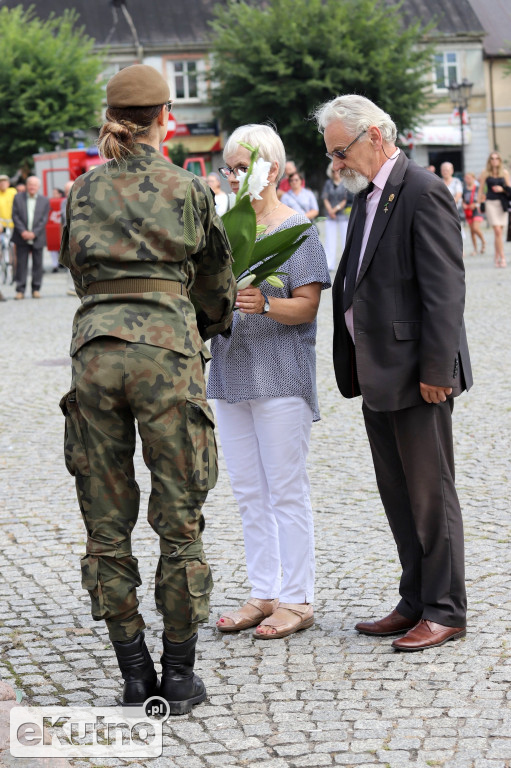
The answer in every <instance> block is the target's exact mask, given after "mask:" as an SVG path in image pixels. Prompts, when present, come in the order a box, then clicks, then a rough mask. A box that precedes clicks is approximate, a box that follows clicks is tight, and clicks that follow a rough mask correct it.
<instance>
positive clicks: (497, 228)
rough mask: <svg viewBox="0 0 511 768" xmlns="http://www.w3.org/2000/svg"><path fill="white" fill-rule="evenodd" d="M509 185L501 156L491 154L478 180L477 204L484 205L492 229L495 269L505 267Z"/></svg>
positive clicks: (510, 193)
mask: <svg viewBox="0 0 511 768" xmlns="http://www.w3.org/2000/svg"><path fill="white" fill-rule="evenodd" d="M510 185H511V181H510V180H509V171H507V170H506V168H504V165H503V163H502V158H501V156H500V155H499V153H498V152H492V153H491V155H490V156H489V157H488V161H487V163H486V168H485V169H484V171H483V172H482V174H481V178H480V179H479V192H478V197H477V202H478V203H479V204H481V203H484V204H485V212H486V219H487V221H488V224H489V225H490V227H493V234H494V235H495V266H496V267H505V266H506V258H505V256H504V232H507V226H508V217H509V213H508V207H509V197H510V196H511V188H510ZM481 210H482V209H481Z"/></svg>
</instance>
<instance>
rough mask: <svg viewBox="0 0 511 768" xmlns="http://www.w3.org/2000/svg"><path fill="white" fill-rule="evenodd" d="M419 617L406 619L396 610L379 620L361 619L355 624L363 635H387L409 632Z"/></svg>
mask: <svg viewBox="0 0 511 768" xmlns="http://www.w3.org/2000/svg"><path fill="white" fill-rule="evenodd" d="M417 621H418V619H406V618H405V617H404V616H401V614H400V613H398V612H397V611H396V609H395V608H394V610H393V611H392V613H389V615H388V616H385V618H384V619H380V620H379V621H359V622H358V624H355V629H356V630H357V632H360V633H361V634H362V635H376V636H377V637H385V636H386V635H400V634H401V633H402V632H407V631H408V630H409V629H411V628H412V627H414V626H415V625H416V624H417Z"/></svg>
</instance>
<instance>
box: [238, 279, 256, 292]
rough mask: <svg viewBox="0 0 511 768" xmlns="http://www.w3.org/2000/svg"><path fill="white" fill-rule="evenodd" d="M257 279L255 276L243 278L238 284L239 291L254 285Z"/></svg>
mask: <svg viewBox="0 0 511 768" xmlns="http://www.w3.org/2000/svg"><path fill="white" fill-rule="evenodd" d="M255 279H256V276H255V275H247V276H246V277H242V278H241V280H238V282H237V286H238V291H241V290H243V288H248V286H249V285H252V283H253V282H254V280H255Z"/></svg>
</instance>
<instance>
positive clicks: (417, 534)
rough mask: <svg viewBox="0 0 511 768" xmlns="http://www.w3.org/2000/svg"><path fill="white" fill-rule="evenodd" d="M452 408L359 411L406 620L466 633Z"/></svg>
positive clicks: (450, 405)
mask: <svg viewBox="0 0 511 768" xmlns="http://www.w3.org/2000/svg"><path fill="white" fill-rule="evenodd" d="M452 409H453V401H452V400H447V401H446V402H445V403H439V404H437V405H434V404H431V403H426V402H424V404H421V405H417V406H414V407H412V408H405V409H403V410H400V411H390V412H376V411H371V410H370V409H369V408H368V407H367V406H366V405H365V403H364V404H363V406H362V411H363V414H364V419H365V425H366V430H367V436H368V438H369V443H370V446H371V452H372V455H373V463H374V468H375V472H376V481H377V483H378V489H379V491H380V496H381V500H382V502H383V506H384V508H385V512H386V515H387V519H388V521H389V525H390V528H391V530H392V533H393V535H394V539H395V541H396V545H397V549H398V553H399V559H400V561H401V566H402V568H403V572H402V576H401V581H400V587H399V593H400V595H401V600H400V602H399V604H398V605H397V606H396V608H397V610H398V611H399V613H400V614H401V615H402V616H405V617H406V618H409V619H412V620H413V619H417V620H419V619H421V618H422V619H428V620H430V621H434V622H436V623H437V624H442V625H444V626H447V627H464V626H465V624H466V609H467V599H466V592H465V566H464V540H463V521H462V518H461V509H460V505H459V501H458V496H457V493H456V489H455V486H454V451H453V441H452V419H451V413H452Z"/></svg>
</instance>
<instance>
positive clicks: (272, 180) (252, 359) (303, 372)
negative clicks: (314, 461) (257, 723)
mask: <svg viewBox="0 0 511 768" xmlns="http://www.w3.org/2000/svg"><path fill="white" fill-rule="evenodd" d="M241 142H244V143H248V144H249V145H252V146H254V147H259V154H260V156H261V157H263V158H264V159H265V160H266V161H268V162H269V163H271V167H270V172H269V176H268V178H269V184H268V186H267V187H265V188H264V189H263V191H262V192H261V197H262V199H261V200H254V201H253V207H254V210H255V213H256V220H257V223H258V224H261V225H264V227H266V234H269V233H270V232H277V231H283V230H285V229H287V228H288V227H292V226H294V225H296V224H302V223H306V222H307V221H308V219H307V217H306V215H305V213H297V212H296V211H294V210H293V209H291V208H289V207H288V206H287V205H285V204H283V202H281V201H279V199H278V197H277V194H276V185H277V184H278V182H279V180H280V178H281V177H282V174H283V170H284V164H285V152H284V146H283V144H282V141H281V140H280V138H279V136H278V135H277V133H276V132H275V131H274V130H273V129H272V128H270V127H269V126H266V125H245V126H241V127H240V128H238V129H237V130H236V131H235V132H234V133H233V134H232V136H230V138H229V140H228V141H227V144H226V146H225V149H224V160H225V162H226V166H225V168H223V169H221V172H222V173H223V174H224V176H226V178H228V179H229V182H230V185H231V188H232V190H233V192H237V191H238V188H239V179H238V174H239V172H240V171H246V169H247V167H248V165H249V163H250V153H249V151H248V150H247V149H245V147H243V146H241V144H240V143H241ZM281 269H282V272H284V273H285V274H284V275H283V276H282V280H283V282H284V287H283V288H276V287H274V286H273V285H270V284H269V283H267V282H263V283H261V285H260V287H258V288H255V287H253V286H250V287H248V288H245V289H243V290H241V291H239V292H238V296H237V301H236V306H237V308H238V310H239V311H238V312H235V319H234V322H233V326H232V334H231V335H230V336H228V337H227V338H224V337H220V336H219V337H217V338H216V339H214V340H213V341H212V345H211V352H212V354H213V361H212V366H211V371H210V376H209V381H208V397H211V398H215V399H216V414H217V422H218V430H219V434H220V440H221V443H222V448H223V452H224V456H225V460H226V464H227V470H228V473H229V477H230V480H231V485H232V488H233V492H234V495H235V497H236V500H237V502H238V505H239V509H240V513H241V519H242V525H243V536H244V541H245V554H246V560H247V572H248V578H249V581H250V585H251V594H250V599H249V600H248V601H247V602H246V603H245V604H244V605H243V606H242V607H241V608H239V610H236V611H234V612H225V613H224V614H223V615H222V616H221V617H220V619H219V620H218V622H217V627H218V629H219V630H220V631H222V632H235V631H238V630H241V629H245V628H247V627H253V626H255V625H259V626H258V627H257V629H256V630H255V633H254V636H255V637H257V638H260V639H262V640H272V639H276V638H280V637H286V636H287V635H290V634H292V633H293V632H296V631H297V630H299V629H305V628H307V627H310V626H312V624H313V623H314V614H313V600H314V529H313V518H312V508H311V502H310V496H309V480H308V477H307V470H306V459H307V453H308V448H309V438H310V430H311V424H312V422H313V421H317V420H318V419H319V410H318V401H317V395H316V381H315V378H316V376H315V370H316V354H315V343H316V314H317V311H318V306H319V300H320V295H321V291H322V289H324V288H328V287H330V279H329V273H328V269H327V264H326V259H325V253H324V251H323V247H322V245H321V243H320V242H319V239H318V233H317V230H316V228H315V227H311V228H310V229H309V230H308V235H307V238H306V240H305V242H304V243H302V245H301V246H300V247H299V248H298V249H297V250H296V252H295V253H294V254H293V256H291V258H290V259H289V260H288V261H287V262H286V263H285V264H284V265H283V266H282V268H281ZM279 601H280V602H279Z"/></svg>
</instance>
